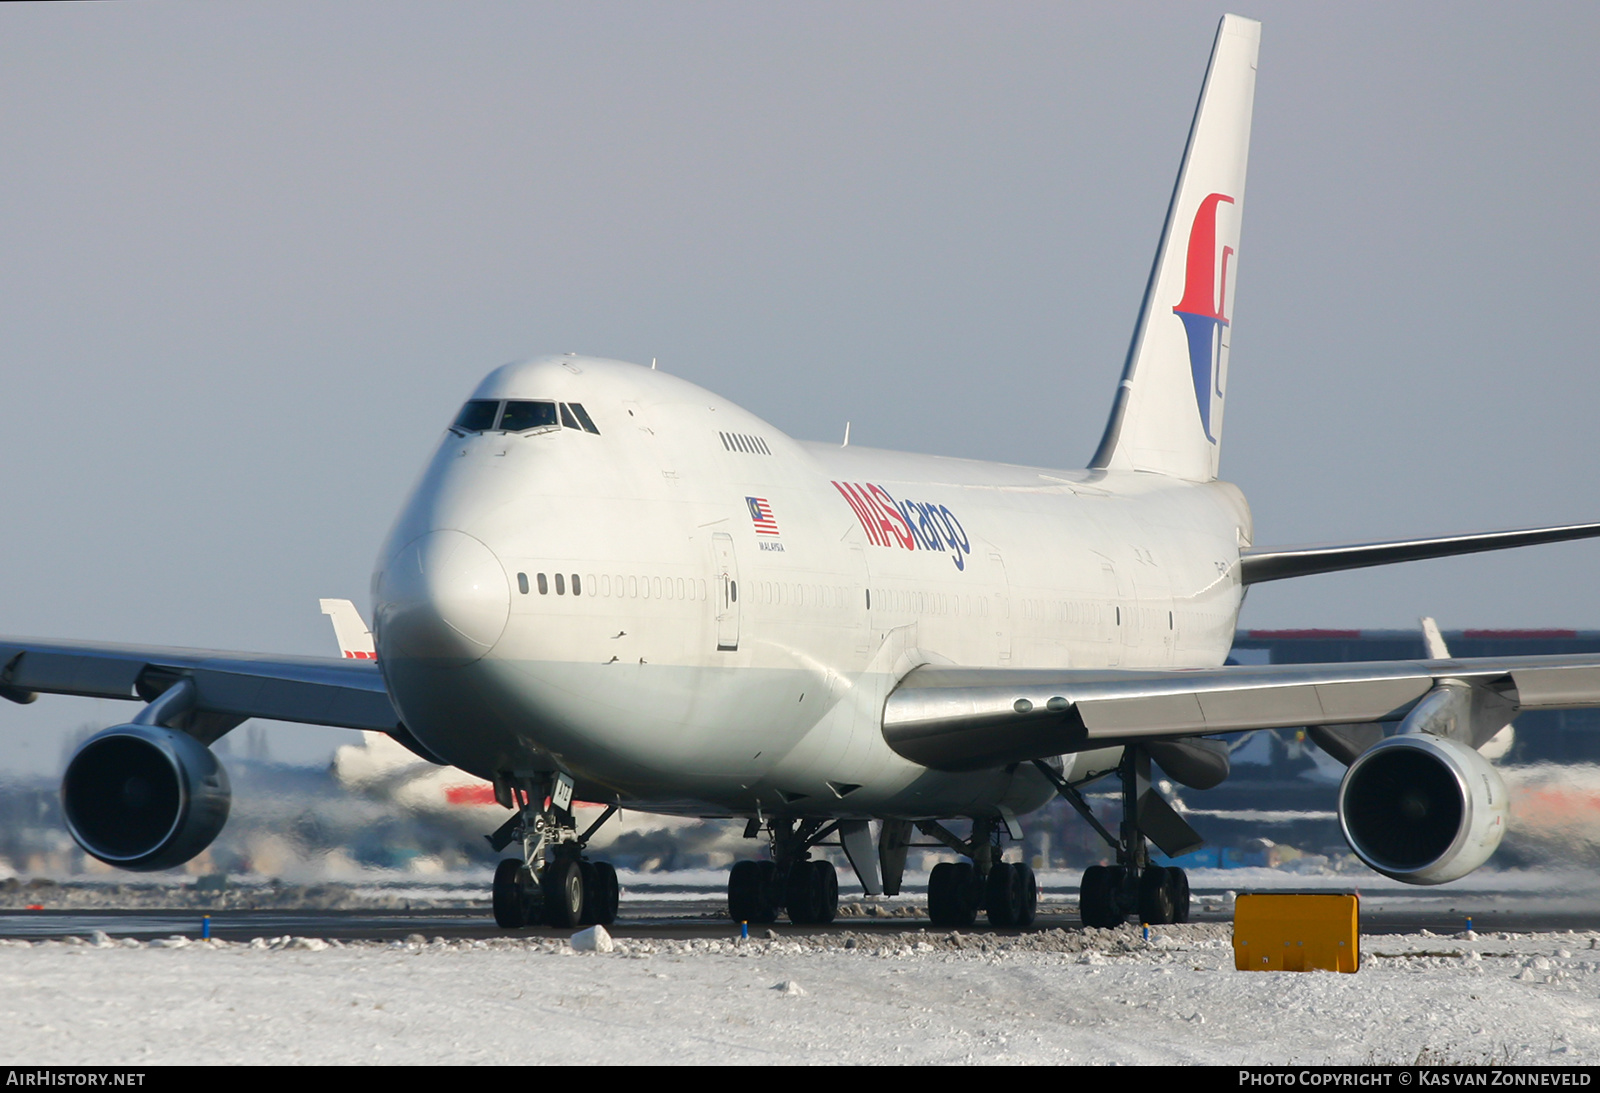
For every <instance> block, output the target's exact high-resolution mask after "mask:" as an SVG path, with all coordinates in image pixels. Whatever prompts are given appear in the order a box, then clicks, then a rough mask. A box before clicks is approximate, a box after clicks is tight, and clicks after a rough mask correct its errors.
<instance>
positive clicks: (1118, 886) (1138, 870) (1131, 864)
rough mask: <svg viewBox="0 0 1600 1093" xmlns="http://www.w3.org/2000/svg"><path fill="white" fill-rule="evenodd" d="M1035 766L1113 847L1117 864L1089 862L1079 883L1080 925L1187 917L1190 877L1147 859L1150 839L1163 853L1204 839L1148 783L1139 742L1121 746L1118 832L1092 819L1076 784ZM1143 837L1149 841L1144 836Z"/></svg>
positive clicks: (1187, 847)
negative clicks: (1132, 916)
mask: <svg viewBox="0 0 1600 1093" xmlns="http://www.w3.org/2000/svg"><path fill="white" fill-rule="evenodd" d="M1034 766H1035V767H1036V768H1037V769H1038V770H1039V772H1040V773H1041V774H1043V775H1044V776H1045V777H1046V778H1047V779H1049V780H1050V782H1051V784H1053V785H1054V786H1055V787H1056V791H1057V792H1058V793H1060V794H1061V796H1062V797H1064V798H1066V800H1067V802H1068V803H1069V804H1071V805H1072V807H1073V808H1075V809H1077V810H1078V812H1079V814H1080V815H1082V816H1083V818H1084V819H1086V820H1088V821H1089V823H1090V825H1091V826H1093V827H1094V829H1095V830H1096V831H1098V832H1099V833H1100V836H1101V837H1102V838H1104V839H1105V841H1106V842H1107V843H1108V844H1109V845H1110V846H1111V849H1112V850H1114V851H1115V852H1116V855H1117V864H1116V865H1091V866H1090V867H1089V868H1088V869H1086V870H1084V873H1083V883H1082V884H1081V885H1080V886H1079V888H1078V914H1079V916H1080V917H1081V918H1082V919H1083V924H1084V925H1085V926H1098V927H1102V928H1110V927H1114V926H1120V925H1121V924H1122V923H1124V922H1126V921H1127V918H1128V915H1129V914H1130V913H1132V912H1137V913H1138V915H1139V921H1141V922H1146V923H1149V924H1151V925H1165V924H1167V923H1173V922H1188V921H1189V877H1188V875H1187V874H1186V873H1184V871H1183V870H1182V869H1179V868H1177V867H1176V866H1160V865H1152V864H1150V846H1149V843H1150V842H1154V843H1155V844H1156V846H1158V847H1159V848H1160V849H1161V851H1162V852H1163V853H1164V854H1166V855H1167V856H1168V857H1177V856H1179V855H1180V854H1187V853H1189V852H1190V851H1191V850H1196V849H1198V848H1199V847H1200V846H1201V845H1202V844H1203V841H1204V840H1202V839H1201V838H1200V836H1199V835H1198V834H1196V833H1195V830H1194V829H1193V828H1192V827H1190V826H1189V825H1188V823H1187V822H1186V821H1185V820H1184V819H1183V817H1181V816H1179V815H1178V814H1177V812H1175V811H1174V810H1173V808H1172V806H1171V805H1169V804H1167V802H1166V800H1165V799H1164V798H1162V797H1161V795H1160V794H1159V793H1157V792H1156V791H1155V788H1154V787H1153V786H1152V785H1151V783H1150V755H1149V753H1148V752H1147V751H1145V750H1144V749H1143V748H1140V747H1128V748H1126V749H1124V750H1123V753H1122V762H1121V763H1120V764H1119V765H1118V767H1117V776H1118V778H1120V779H1121V781H1122V825H1121V828H1120V831H1119V832H1118V835H1117V836H1114V835H1112V834H1111V833H1110V832H1109V831H1107V830H1106V829H1105V826H1104V825H1102V824H1101V823H1100V821H1099V820H1097V819H1095V816H1094V813H1093V812H1091V811H1090V810H1089V804H1088V802H1087V801H1085V800H1084V799H1083V796H1082V794H1080V793H1079V792H1078V790H1077V788H1076V787H1074V786H1072V785H1069V784H1068V783H1067V782H1066V781H1065V780H1063V779H1062V777H1061V775H1060V774H1058V773H1057V772H1056V771H1055V770H1054V769H1053V768H1052V767H1051V766H1050V765H1049V764H1047V763H1045V762H1044V761H1043V760H1038V759H1036V760H1034ZM1147 839H1148V841H1147Z"/></svg>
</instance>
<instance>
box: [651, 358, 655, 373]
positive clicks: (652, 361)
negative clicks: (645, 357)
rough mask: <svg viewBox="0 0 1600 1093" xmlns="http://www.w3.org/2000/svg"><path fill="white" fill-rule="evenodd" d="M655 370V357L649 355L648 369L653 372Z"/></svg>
mask: <svg viewBox="0 0 1600 1093" xmlns="http://www.w3.org/2000/svg"><path fill="white" fill-rule="evenodd" d="M655 370H656V359H655V358H654V357H651V358H650V371H652V372H654V371H655Z"/></svg>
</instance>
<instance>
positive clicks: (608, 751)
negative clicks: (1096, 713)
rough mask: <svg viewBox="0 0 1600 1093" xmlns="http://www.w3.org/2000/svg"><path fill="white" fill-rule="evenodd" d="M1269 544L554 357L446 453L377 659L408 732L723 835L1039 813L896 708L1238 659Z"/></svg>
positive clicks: (384, 593)
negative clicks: (932, 678)
mask: <svg viewBox="0 0 1600 1093" xmlns="http://www.w3.org/2000/svg"><path fill="white" fill-rule="evenodd" d="M474 415H476V416H474ZM485 422H488V425H485ZM524 425H531V427H530V428H518V427H519V426H524ZM473 426H477V427H476V428H474V427H473ZM1250 536H1251V524H1250V515H1249V510H1248V507H1247V506H1246V505H1245V503H1244V500H1243V497H1242V496H1241V495H1240V493H1239V491H1238V490H1237V489H1235V488H1234V487H1232V486H1230V485H1228V484H1227V483H1222V482H1209V483H1194V482H1186V481H1183V480H1180V479H1176V478H1171V477H1167V476H1164V475H1155V474H1143V473H1108V472H1089V471H1076V470H1075V471H1055V470H1041V469H1037V468H1030V467H1020V466H1012V465H1007V464H997V463H984V462H977V461H972V460H963V459H951V458H943V457H937V456H922V455H908V454H902V453H896V452H886V451H877V450H872V449H868V448H861V447H850V446H843V447H841V446H834V445H824V444H814V443H804V442H798V441H795V440H792V439H790V438H789V437H787V436H785V435H784V434H783V433H781V432H780V431H778V430H777V429H775V428H774V427H772V426H771V425H770V424H768V423H767V422H765V421H763V420H761V419H760V418H758V417H756V416H755V415H753V414H751V413H749V412H748V411H746V410H744V409H742V408H740V407H738V406H736V405H734V404H732V403H730V402H727V401H726V400H724V399H721V398H718V397H717V396H715V395H713V394H711V393H709V392H707V391H704V390H702V389H700V388H698V387H696V386H694V385H693V384H690V383H687V382H685V381H684V380H681V379H678V378H675V377H673V376H669V375H667V374H665V373H662V372H657V371H654V370H652V369H648V368H641V367H639V366H636V365H631V364H624V363H621V362H617V361H609V360H599V359H595V358H588V357H578V356H572V355H568V356H563V357H547V358H541V359H537V360H533V361H528V362H524V363H519V364H512V365H507V366H505V367H503V368H500V369H498V370H496V371H495V372H493V373H491V374H490V375H489V376H488V377H487V378H486V379H485V380H484V381H483V382H482V383H481V384H480V385H479V387H478V389H477V391H476V392H474V394H473V396H472V401H471V402H469V404H468V409H467V411H464V414H463V419H462V421H461V422H458V427H456V428H454V429H452V430H451V431H450V432H449V433H447V434H446V436H445V438H444V440H443V442H442V443H441V444H440V446H439V449H438V450H437V451H436V452H435V454H434V456H433V458H432V460H431V462H430V463H429V464H428V467H427V469H426V470H425V472H424V474H423V476H422V479H421V481H420V482H419V483H418V485H417V487H416V489H415V490H414V491H413V494H412V496H411V498H410V500H409V501H408V502H407V504H406V506H405V508H404V510H403V511H402V513H401V515H400V517H399V519H398V520H397V522H396V524H395V527H394V529H393V531H392V532H391V534H390V536H389V539H388V541H387V542H386V544H385V545H384V547H383V550H382V553H381V555H380V557H379V561H378V566H377V570H376V572H375V574H374V579H373V592H374V596H373V598H374V603H375V618H376V626H375V631H374V636H375V639H376V642H377V646H378V653H379V664H380V665H381V666H382V668H383V671H384V675H385V678H386V680H387V682H388V685H389V688H390V693H391V695H392V697H393V699H394V701H395V703H396V705H397V707H398V709H399V710H400V712H401V715H402V717H403V718H404V720H405V722H406V724H407V726H408V727H409V728H410V730H411V731H412V732H413V733H414V734H415V735H416V736H417V737H418V739H420V740H421V741H422V742H423V743H424V744H426V745H427V747H428V748H429V749H430V750H432V751H433V752H434V753H435V754H436V755H438V756H440V757H441V758H443V759H445V760H447V761H448V762H450V763H453V764H455V765H457V766H459V767H461V768H463V769H464V770H467V771H469V772H472V773H474V774H477V775H479V776H482V777H485V778H493V777H495V776H496V775H497V774H500V775H509V776H513V777H517V776H524V775H533V774H536V773H538V772H542V771H549V770H552V769H563V770H566V771H568V772H569V773H571V774H573V775H574V776H575V777H576V778H577V780H578V784H579V792H580V794H582V795H584V796H587V797H589V798H590V799H606V800H615V801H617V802H619V803H621V804H623V805H624V806H625V807H631V808H639V809H644V810H649V811H663V812H686V813H695V814H704V815H712V814H730V815H741V814H743V815H757V814H762V815H768V816H774V815H776V816H782V815H863V816H865V815H877V816H882V815H899V816H907V817H916V816H924V815H928V816H933V815H942V816H948V815H962V814H971V815H976V814H993V812H994V810H995V809H997V808H1007V809H1011V810H1014V811H1016V812H1024V811H1027V810H1029V809H1031V808H1034V807H1036V806H1037V805H1039V804H1040V803H1042V802H1043V801H1044V800H1045V799H1047V797H1048V795H1049V793H1050V789H1049V787H1048V786H1047V785H1046V783H1045V782H1044V781H1043V779H1042V778H1040V777H1039V776H1038V775H1037V773H1036V772H1034V771H1033V770H1032V769H1031V768H1025V769H1022V770H1020V771H1013V770H996V771H990V772H979V773H975V774H960V775H956V774H948V773H939V772H934V771H930V770H928V769H926V768H924V767H921V766H918V765H916V764H914V763H911V762H909V761H907V760H905V759H903V758H901V757H900V756H898V755H896V754H895V753H894V752H892V751H891V750H889V748H888V747H887V745H885V743H884V741H883V737H882V734H881V718H882V711H883V703H884V699H885V697H886V696H887V694H888V693H889V692H890V691H891V690H892V689H893V688H894V686H895V685H896V684H897V683H898V682H899V680H900V679H902V678H903V677H904V676H905V674H906V673H907V672H909V671H911V670H912V669H914V668H916V667H918V666H920V665H922V664H958V665H985V666H1002V667H1004V666H1011V667H1018V668H1059V667H1072V668H1096V667H1109V666H1121V667H1130V668H1137V667H1148V668H1171V667H1207V666H1214V665H1217V664H1220V663H1222V661H1223V659H1224V658H1225V657H1226V655H1227V652H1228V648H1229V645H1230V643H1231V640H1232V635H1233V628H1234V622H1235V619H1236V617H1237V614H1238V608H1239V604H1240V600H1241V596H1242V588H1241V585H1240V583H1239V577H1238V574H1239V564H1238V562H1239V552H1240V548H1241V546H1244V545H1248V543H1249V541H1250ZM1068 761H1069V762H1073V761H1074V760H1073V757H1068ZM1076 762H1077V764H1078V767H1079V768H1080V769H1078V770H1077V773H1078V774H1080V775H1081V774H1082V773H1083V772H1084V770H1085V769H1087V768H1089V767H1092V766H1093V765H1094V764H1095V763H1097V762H1098V763H1100V764H1101V766H1102V767H1103V766H1104V765H1106V757H1105V756H1104V755H1099V756H1096V755H1084V756H1080V757H1077V759H1076Z"/></svg>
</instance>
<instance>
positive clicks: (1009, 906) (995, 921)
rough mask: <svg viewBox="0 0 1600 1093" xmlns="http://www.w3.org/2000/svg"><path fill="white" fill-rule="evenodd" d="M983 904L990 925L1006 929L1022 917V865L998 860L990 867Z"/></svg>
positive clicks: (984, 887) (1014, 924) (984, 889)
mask: <svg viewBox="0 0 1600 1093" xmlns="http://www.w3.org/2000/svg"><path fill="white" fill-rule="evenodd" d="M983 906H984V910H985V911H986V912H988V915H989V925H990V926H994V927H997V928H999V929H1006V928H1009V927H1012V926H1016V925H1018V919H1020V918H1021V917H1022V866H1020V865H1008V864H1006V863H1005V862H1003V861H997V862H995V863H994V864H993V865H991V866H990V867H989V876H988V878H987V879H986V880H985V882H984V886H983Z"/></svg>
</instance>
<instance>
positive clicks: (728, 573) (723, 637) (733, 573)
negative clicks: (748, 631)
mask: <svg viewBox="0 0 1600 1093" xmlns="http://www.w3.org/2000/svg"><path fill="white" fill-rule="evenodd" d="M711 550H712V554H713V562H714V565H715V569H716V574H715V577H714V581H715V584H716V588H717V598H716V604H717V648H718V649H722V650H732V649H737V648H739V564H738V562H736V561H735V560H734V557H733V536H731V535H729V534H728V533H727V532H725V531H719V532H716V533H714V534H713V535H712V536H711Z"/></svg>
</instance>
